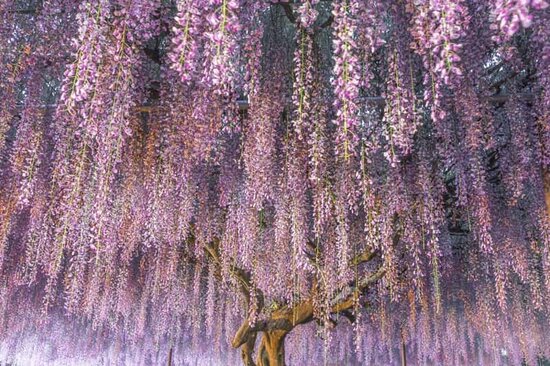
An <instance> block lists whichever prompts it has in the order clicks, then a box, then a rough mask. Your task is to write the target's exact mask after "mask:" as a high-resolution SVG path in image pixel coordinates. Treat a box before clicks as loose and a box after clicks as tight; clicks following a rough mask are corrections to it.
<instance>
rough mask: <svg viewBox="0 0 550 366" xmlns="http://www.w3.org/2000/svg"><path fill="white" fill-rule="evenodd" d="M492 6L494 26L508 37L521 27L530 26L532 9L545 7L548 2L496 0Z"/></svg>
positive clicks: (540, 0) (536, 0)
mask: <svg viewBox="0 0 550 366" xmlns="http://www.w3.org/2000/svg"><path fill="white" fill-rule="evenodd" d="M493 6H494V10H493V11H494V18H495V20H494V26H495V28H498V29H499V30H500V31H501V32H502V33H503V34H504V37H505V39H510V38H511V37H512V36H513V35H514V34H515V33H516V32H517V31H518V30H519V29H520V28H521V27H523V28H528V27H530V26H531V24H532V23H533V14H532V10H533V9H534V10H543V9H546V8H547V7H548V2H546V1H544V0H528V1H518V0H511V1H510V0H497V1H495V3H494V5H493Z"/></svg>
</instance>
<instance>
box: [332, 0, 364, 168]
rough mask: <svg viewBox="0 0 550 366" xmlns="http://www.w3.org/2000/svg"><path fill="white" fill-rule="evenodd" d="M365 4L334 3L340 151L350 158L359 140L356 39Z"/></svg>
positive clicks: (335, 102) (346, 157)
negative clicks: (359, 13) (359, 19)
mask: <svg viewBox="0 0 550 366" xmlns="http://www.w3.org/2000/svg"><path fill="white" fill-rule="evenodd" d="M360 7H361V4H360V2H359V1H356V0H350V1H348V0H346V1H342V2H340V3H338V4H334V9H333V11H332V13H333V16H334V26H333V27H334V41H333V47H334V77H335V87H334V94H335V96H336V98H335V100H334V108H335V109H336V119H335V123H336V125H337V126H338V131H339V133H338V137H337V143H338V148H337V150H338V154H339V155H340V156H341V157H342V158H344V160H348V159H349V158H350V156H351V155H354V151H355V147H356V146H357V143H358V141H359V134H358V128H359V107H358V102H359V88H360V84H361V81H360V76H361V72H360V65H359V58H358V55H357V50H358V45H357V43H356V31H357V22H358V20H357V15H358V12H359V9H360Z"/></svg>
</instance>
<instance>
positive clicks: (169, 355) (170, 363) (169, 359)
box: [168, 347, 172, 366]
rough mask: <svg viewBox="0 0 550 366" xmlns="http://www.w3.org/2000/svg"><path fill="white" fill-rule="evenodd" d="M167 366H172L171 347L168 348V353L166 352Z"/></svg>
mask: <svg viewBox="0 0 550 366" xmlns="http://www.w3.org/2000/svg"><path fill="white" fill-rule="evenodd" d="M168 366H172V347H170V351H168Z"/></svg>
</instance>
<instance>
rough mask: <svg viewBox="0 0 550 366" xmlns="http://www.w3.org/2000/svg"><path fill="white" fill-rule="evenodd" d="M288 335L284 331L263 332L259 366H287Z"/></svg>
mask: <svg viewBox="0 0 550 366" xmlns="http://www.w3.org/2000/svg"><path fill="white" fill-rule="evenodd" d="M287 333H288V332H286V331H283V330H276V331H270V332H263V336H262V341H261V343H260V347H259V348H258V365H257V366H285V337H286V335H287Z"/></svg>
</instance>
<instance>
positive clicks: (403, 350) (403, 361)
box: [401, 330, 407, 366]
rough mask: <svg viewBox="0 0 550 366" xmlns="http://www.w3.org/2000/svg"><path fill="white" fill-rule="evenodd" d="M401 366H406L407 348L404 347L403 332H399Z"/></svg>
mask: <svg viewBox="0 0 550 366" xmlns="http://www.w3.org/2000/svg"><path fill="white" fill-rule="evenodd" d="M401 366H407V348H406V346H405V336H404V335H403V330H401Z"/></svg>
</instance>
